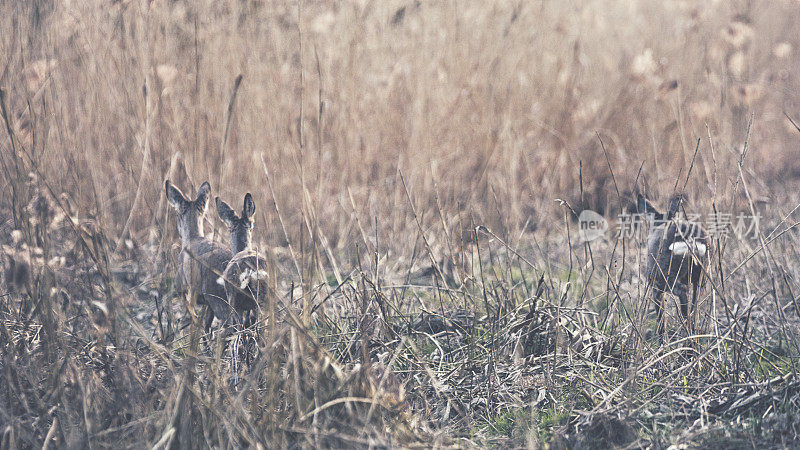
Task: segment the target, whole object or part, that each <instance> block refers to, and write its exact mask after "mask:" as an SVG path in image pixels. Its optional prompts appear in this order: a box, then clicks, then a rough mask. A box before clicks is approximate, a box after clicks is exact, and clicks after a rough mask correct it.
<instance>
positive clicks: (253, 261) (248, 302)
mask: <svg viewBox="0 0 800 450" xmlns="http://www.w3.org/2000/svg"><path fill="white" fill-rule="evenodd" d="M216 201H217V212H218V213H219V216H220V218H222V221H223V222H225V225H227V226H228V230H230V233H231V249H232V250H233V253H234V256H233V258H232V259H231V261H230V262H229V263H228V266H227V267H226V268H225V272H224V273H223V274H222V277H221V278H220V279H219V280H217V281H218V282H219V283H221V284H223V285H224V286H225V294H226V296H227V299H228V303H230V305H231V306H232V307H233V311H234V316H233V317H234V318H235V320H236V322H237V324H241V325H244V326H245V327H249V326H250V325H251V324H252V323H254V322H255V321H256V320H257V319H258V317H259V316H260V306H259V304H260V303H263V302H264V301H266V299H267V298H268V296H267V294H268V292H269V284H268V272H267V261H266V260H265V259H264V258H262V257H261V256H259V254H258V253H257V252H255V251H254V250H253V248H252V244H251V242H252V232H253V214H255V212H256V205H255V203H254V202H253V196H252V195H250V194H249V193H248V194H247V195H245V196H244V203H243V206H242V215H241V217H239V216H237V215H236V213H235V212H234V211H233V209H231V207H230V206H228V204H227V203H225V202H223V201H222V200H220V199H219V198H217V199H216Z"/></svg>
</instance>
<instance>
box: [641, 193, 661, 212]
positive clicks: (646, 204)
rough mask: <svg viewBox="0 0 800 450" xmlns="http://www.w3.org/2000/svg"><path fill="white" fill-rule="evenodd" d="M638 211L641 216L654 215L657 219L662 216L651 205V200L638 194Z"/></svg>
mask: <svg viewBox="0 0 800 450" xmlns="http://www.w3.org/2000/svg"><path fill="white" fill-rule="evenodd" d="M636 209H637V210H638V212H639V214H653V215H654V216H657V217H658V216H661V215H662V214H661V212H659V211H658V210H657V209H656V208H655V207H654V206H653V204H652V203H650V200H647V199H646V198H645V197H644V195H642V194H636Z"/></svg>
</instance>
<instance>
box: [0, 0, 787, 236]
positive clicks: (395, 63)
mask: <svg viewBox="0 0 800 450" xmlns="http://www.w3.org/2000/svg"><path fill="white" fill-rule="evenodd" d="M2 9H3V14H2V19H0V20H2V23H1V24H0V27H2V29H3V30H7V31H6V32H5V33H3V37H2V40H1V42H0V45H2V47H0V54H2V55H4V57H3V61H2V62H1V63H2V65H3V77H2V86H3V88H4V90H5V91H6V98H7V102H8V105H7V106H8V110H9V116H10V118H11V127H12V130H14V134H15V136H16V137H17V140H18V149H17V151H18V152H19V153H22V152H26V153H28V154H29V155H30V157H31V159H32V160H33V161H34V162H35V164H36V165H37V166H38V167H40V168H41V170H42V171H43V173H44V174H46V176H47V178H48V179H50V180H52V181H53V183H54V184H55V185H57V186H58V187H59V189H60V190H63V191H65V192H68V193H69V194H70V195H71V196H72V197H73V199H74V200H75V202H77V203H78V204H80V205H81V206H84V205H91V207H90V208H89V209H90V210H92V211H93V213H94V214H96V215H97V216H98V218H100V219H102V221H103V223H105V224H106V225H107V227H108V228H107V230H108V231H109V232H110V233H114V234H116V235H119V234H121V233H122V232H123V229H124V226H125V223H126V221H127V218H128V215H129V214H130V215H131V222H130V232H131V233H132V234H133V235H134V236H136V237H142V236H146V234H143V233H146V232H147V231H148V230H149V229H150V227H154V229H156V230H161V229H162V228H163V227H164V222H165V212H166V210H165V209H163V200H162V197H163V193H162V192H161V190H162V189H161V187H162V184H163V180H164V178H166V177H168V176H172V177H173V178H175V179H177V181H178V184H179V185H183V186H186V188H185V189H187V190H188V185H189V184H191V185H193V186H195V187H196V186H199V184H200V183H201V182H202V181H203V180H206V179H208V180H211V183H212V186H213V188H214V191H215V193H218V194H219V195H221V196H222V197H223V198H224V199H230V200H233V199H235V198H238V197H239V196H241V195H242V194H243V193H244V192H245V191H252V192H253V194H254V195H255V198H256V201H257V204H258V205H260V206H261V208H260V209H261V212H262V213H263V217H264V218H265V220H266V226H259V227H258V229H257V232H258V233H260V236H261V237H262V238H263V239H268V240H269V241H271V242H273V243H274V244H275V245H277V244H279V243H280V241H281V240H282V239H283V236H282V233H277V232H275V231H274V230H278V229H280V224H279V222H278V218H277V215H276V214H275V213H274V210H273V208H271V207H270V206H269V205H270V204H271V202H272V201H273V200H274V201H277V202H278V204H279V205H280V206H282V208H283V210H284V212H285V214H286V216H287V217H285V218H284V219H285V221H286V228H287V230H289V232H290V233H291V234H290V236H291V237H292V238H295V239H297V238H298V236H299V233H300V230H301V227H303V226H306V225H308V226H311V227H315V228H316V227H318V228H319V230H320V232H321V233H323V234H324V235H325V236H327V238H328V240H329V241H330V242H331V243H332V244H333V246H334V247H337V246H345V245H346V244H347V243H348V242H352V241H353V240H354V239H356V238H357V232H356V231H355V229H354V227H353V226H352V217H353V213H354V212H355V214H357V215H360V216H361V217H362V220H364V221H365V222H370V221H371V219H370V218H374V217H377V218H379V227H380V228H382V229H384V230H385V231H386V232H387V233H389V234H390V235H399V234H402V233H403V232H404V231H406V228H407V227H409V226H412V225H413V221H411V220H410V218H409V216H408V214H407V213H408V211H407V202H406V201H405V198H404V195H403V190H402V186H401V184H400V182H399V181H400V180H399V172H402V174H403V176H404V177H405V180H406V182H407V184H408V185H409V188H410V190H411V191H412V193H413V199H414V201H415V202H416V203H418V205H417V207H418V209H419V210H420V211H423V212H424V211H428V210H430V209H431V208H432V207H434V206H435V205H436V202H437V197H438V202H439V205H440V206H441V208H442V209H443V210H444V211H447V212H449V213H450V214H453V215H454V216H455V215H458V214H459V213H462V214H466V213H469V214H472V215H474V217H476V218H477V221H478V222H480V223H485V224H487V225H489V226H491V227H492V228H493V229H500V228H503V227H506V228H507V229H510V230H513V229H517V228H519V227H521V226H522V225H523V224H525V223H526V222H527V221H529V222H530V224H531V225H532V226H541V225H546V224H548V223H551V222H552V221H553V220H554V219H557V218H559V217H560V214H561V213H560V210H559V209H558V206H557V205H556V204H555V203H554V202H553V199H555V198H564V199H567V200H569V201H571V202H572V203H578V201H579V197H580V183H579V176H580V170H581V168H582V172H583V173H582V175H583V180H582V182H583V190H584V202H585V205H586V206H587V207H592V208H594V209H596V210H599V211H601V212H606V211H611V210H613V207H612V205H611V203H612V200H614V202H615V201H616V193H615V192H614V186H613V182H612V178H611V173H610V171H609V165H610V166H611V167H613V169H614V171H615V173H614V175H615V177H616V181H617V183H618V184H619V185H620V189H621V190H623V191H624V190H630V189H631V188H632V187H633V184H634V180H636V178H637V174H638V173H639V169H640V166H642V164H643V166H642V175H641V176H640V180H642V179H643V180H644V181H645V182H646V183H647V184H648V187H649V189H650V190H651V191H653V193H654V195H655V196H658V195H659V194H661V193H662V192H663V193H664V194H665V195H666V194H669V193H670V191H671V189H672V186H673V185H674V180H675V179H677V178H679V176H682V177H685V176H686V173H687V171H688V169H689V166H690V163H691V161H692V157H693V154H694V149H695V144H696V141H695V140H696V139H698V138H699V139H701V140H702V141H703V142H702V145H701V149H700V151H699V152H698V155H697V161H696V165H695V167H694V169H693V171H694V172H693V175H694V176H692V177H691V179H690V183H689V186H688V189H689V191H690V193H691V194H692V196H693V197H694V198H695V199H697V198H710V197H712V196H714V195H717V196H720V197H722V196H725V195H728V194H729V193H730V192H731V190H732V184H733V183H734V182H735V180H736V178H737V177H738V173H737V169H736V165H737V163H738V161H739V156H740V152H741V149H742V146H743V144H744V141H745V133H746V130H747V123H748V121H749V119H750V115H751V114H753V115H754V121H753V127H752V133H751V134H752V135H751V136H750V148H751V149H752V150H751V153H750V155H751V157H752V158H753V159H755V160H758V163H757V164H754V165H753V166H751V167H750V168H749V169H747V170H748V172H747V175H748V177H750V178H751V179H752V180H753V181H752V182H753V183H754V186H753V187H752V188H753V190H754V191H756V194H758V195H760V196H765V197H770V198H772V199H773V200H775V199H774V197H776V196H777V197H778V199H782V198H783V197H784V195H785V194H786V192H792V191H793V190H794V189H793V186H794V183H795V182H796V179H797V177H798V174H799V173H800V172H799V170H800V166H798V164H800V163H798V160H797V158H796V157H795V156H794V155H795V152H794V150H795V149H796V148H797V142H798V136H799V134H798V131H797V130H796V129H795V128H794V127H793V126H792V125H791V123H790V121H789V120H788V119H787V117H785V115H784V113H786V114H789V116H790V117H792V116H800V107H799V105H798V95H800V94H798V92H800V90H798V83H799V81H798V76H797V73H798V69H800V58H798V53H797V51H798V50H797V46H798V44H800V42H798V39H799V38H798V33H797V32H796V31H797V28H796V23H797V22H798V19H800V10H798V8H797V3H796V2H793V1H777V2H758V1H740V2H720V1H714V2H703V3H696V2H685V1H667V2H661V1H643V2H624V1H614V0H608V1H590V2H551V1H538V2H483V1H469V2H441V3H435V4H430V3H426V2H403V1H386V2H367V1H361V2H346V3H327V2H301V3H299V4H298V3H297V2H245V1H239V2H230V3H219V2H210V1H207V2H204V1H199V2H193V3H186V2H180V1H160V0H159V1H153V2H133V1H123V2H90V3H84V2H70V1H65V2H48V1H38V0H37V1H32V2H9V3H6V4H4V5H3V6H2ZM240 74H241V75H242V76H243V82H242V84H241V88H240V90H239V92H238V95H237V97H236V99H235V102H234V107H233V115H232V117H231V121H230V130H229V138H228V142H227V143H226V144H224V145H223V143H222V141H223V137H224V134H225V127H226V120H227V110H228V105H229V102H230V99H231V94H232V90H233V85H234V80H235V79H236V77H237V76H238V75H240ZM795 119H796V117H795ZM596 133H597V134H599V136H600V137H601V138H602V139H603V141H604V144H605V145H606V147H607V157H608V162H607V161H606V155H604V153H603V151H602V150H601V148H600V145H599V140H598V136H597V134H596ZM301 138H302V142H301ZM709 138H711V139H712V140H713V144H714V146H713V147H712V146H710V145H709ZM3 139H4V141H5V145H6V146H8V145H9V140H8V136H7V135H6V136H5V137H4V138H3ZM3 161H4V167H5V168H6V169H5V170H6V175H7V176H11V174H10V172H9V169H8V168H9V167H10V166H11V160H10V158H9V154H8V153H7V152H6V153H4V155H3ZM262 161H263V162H264V164H265V166H266V168H267V169H268V170H269V172H270V175H271V177H272V180H271V182H272V185H273V190H274V194H275V196H274V198H273V195H272V192H270V190H269V189H267V186H266V180H265V172H264V166H263V165H262ZM7 179H8V178H7ZM304 189H305V190H306V191H307V193H308V194H307V195H304V194H303V192H304V191H303V190H304ZM137 194H138V195H139V199H138V200H136V197H137ZM3 195H4V196H5V197H6V198H8V196H9V189H8V188H5V189H3ZM351 197H352V202H351V200H350V199H351ZM134 204H135V206H136V208H135V209H134V210H133V211H131V209H132V207H133V206H134ZM159 206H161V207H162V208H161V209H159ZM354 208H355V211H354ZM498 212H500V214H498ZM304 217H310V218H311V219H310V220H305V219H304ZM425 219H426V220H430V223H431V224H435V223H436V222H437V220H434V219H436V218H435V217H434V215H430V214H429V215H427V216H426V217H425ZM168 228H171V227H168ZM384 230H382V231H384Z"/></svg>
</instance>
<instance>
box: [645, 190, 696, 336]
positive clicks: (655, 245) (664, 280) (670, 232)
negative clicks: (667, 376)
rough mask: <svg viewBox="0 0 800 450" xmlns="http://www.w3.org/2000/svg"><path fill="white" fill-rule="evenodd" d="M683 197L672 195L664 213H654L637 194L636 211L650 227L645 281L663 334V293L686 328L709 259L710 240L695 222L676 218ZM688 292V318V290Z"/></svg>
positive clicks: (688, 325) (683, 201)
mask: <svg viewBox="0 0 800 450" xmlns="http://www.w3.org/2000/svg"><path fill="white" fill-rule="evenodd" d="M685 202H686V197H685V196H683V195H676V196H674V197H672V199H671V200H670V203H669V209H668V210H667V212H666V213H661V212H660V211H658V210H657V209H656V208H655V207H654V206H653V205H652V204H651V203H650V202H649V201H648V200H647V199H646V198H644V196H642V195H641V194H638V195H637V201H636V204H637V210H638V212H639V213H641V214H647V215H648V217H649V218H650V220H651V223H652V224H653V226H651V227H650V231H649V232H648V235H647V271H646V276H647V278H646V280H647V282H648V283H650V284H651V285H652V289H653V300H654V302H655V305H656V306H655V309H656V315H657V317H658V334H659V336H663V332H664V306H665V305H664V294H672V295H674V296H676V297H677V298H678V300H679V303H680V313H681V317H682V318H683V320H684V324H685V326H686V329H687V330H689V331H691V323H690V322H691V321H690V318H691V317H693V316H694V311H695V309H696V308H697V295H698V292H699V291H700V289H701V288H702V285H703V277H704V275H703V272H704V270H705V268H706V267H707V265H708V261H709V260H710V257H711V239H710V238H709V237H708V234H707V233H706V231H705V230H704V229H703V227H702V226H701V225H700V224H699V223H696V222H689V221H686V220H682V219H680V218H679V217H678V212H679V210H680V208H681V206H682V205H683V203H685ZM690 286H691V289H692V302H691V314H692V315H691V316H690V311H689V288H690Z"/></svg>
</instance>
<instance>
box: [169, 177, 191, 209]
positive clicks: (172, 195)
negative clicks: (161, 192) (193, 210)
mask: <svg viewBox="0 0 800 450" xmlns="http://www.w3.org/2000/svg"><path fill="white" fill-rule="evenodd" d="M164 188H165V189H166V191H167V200H168V201H169V204H170V205H172V207H173V208H175V209H176V210H177V211H178V212H180V211H183V209H184V208H185V207H186V203H187V202H188V200H186V197H184V196H183V193H181V191H180V190H179V189H178V188H176V187H175V186H173V184H172V183H170V181H169V180H167V181H166V182H165V183H164Z"/></svg>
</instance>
